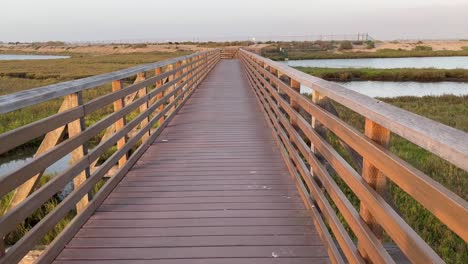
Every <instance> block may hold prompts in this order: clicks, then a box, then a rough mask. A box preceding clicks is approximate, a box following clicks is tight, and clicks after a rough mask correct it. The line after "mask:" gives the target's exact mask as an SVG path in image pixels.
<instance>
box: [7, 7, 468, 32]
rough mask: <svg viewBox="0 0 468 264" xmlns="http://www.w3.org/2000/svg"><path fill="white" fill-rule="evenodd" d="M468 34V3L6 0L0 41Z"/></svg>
mask: <svg viewBox="0 0 468 264" xmlns="http://www.w3.org/2000/svg"><path fill="white" fill-rule="evenodd" d="M357 32H368V33H369V34H370V35H371V36H373V37H374V38H378V39H436V38H468V0H308V1H307V0H281V1H279V0H278V1H277V0H234V1H232V0H231V1H222V0H218V1H214V0H164V1H159V0H73V1H72V0H1V4H0V41H46V40H64V41H111V40H154V41H164V40H207V39H211V40H223V39H246V38H247V37H256V38H257V39H265V38H276V37H281V36H303V35H319V34H350V33H353V34H354V33H357Z"/></svg>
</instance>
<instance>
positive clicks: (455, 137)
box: [243, 50, 468, 170]
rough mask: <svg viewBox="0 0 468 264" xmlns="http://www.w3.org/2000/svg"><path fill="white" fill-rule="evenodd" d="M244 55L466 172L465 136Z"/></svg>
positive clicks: (293, 71) (422, 118)
mask: <svg viewBox="0 0 468 264" xmlns="http://www.w3.org/2000/svg"><path fill="white" fill-rule="evenodd" d="M243 52H244V53H246V54H248V55H249V56H250V57H251V58H254V59H255V60H258V61H259V62H262V63H264V64H266V65H271V66H272V67H274V68H275V69H277V70H278V71H280V72H283V73H287V75H288V76H289V77H291V78H292V79H294V80H296V81H297V82H300V83H301V84H302V85H304V86H306V87H309V88H311V89H312V90H314V91H317V92H319V93H320V94H321V95H322V96H326V97H328V98H330V99H331V100H333V101H336V102H337V103H340V104H342V105H343V106H346V107H347V108H349V109H351V110H353V111H355V112H356V113H358V114H360V115H363V116H366V117H368V118H369V119H372V120H373V121H374V122H376V123H378V124H379V125H381V126H383V127H386V128H387V129H389V130H390V131H392V132H394V133H395V134H398V135H400V136H402V137H404V138H406V139H408V140H409V141H411V142H413V143H414V144H416V145H418V146H420V147H422V148H424V149H426V150H428V151H430V152H432V153H434V154H437V155H438V156H440V157H441V158H443V159H445V160H447V161H449V162H451V163H453V164H454V165H456V166H458V167H460V168H462V169H464V170H468V162H467V160H468V140H467V138H468V134H467V133H465V132H463V131H460V130H457V129H455V128H452V127H449V126H446V125H444V124H441V123H438V122H436V121H433V120H430V119H428V118H425V117H422V116H419V115H416V114H414V113H411V112H408V111H405V110H403V109H401V108H398V107H395V106H392V105H389V104H385V103H382V101H379V100H377V99H374V98H372V97H369V96H365V95H363V94H360V93H358V92H355V91H352V90H349V89H346V88H345V87H343V86H341V85H338V84H335V83H331V82H327V81H325V80H323V79H320V78H317V77H314V76H311V75H309V74H307V73H304V72H301V71H299V70H296V69H294V68H291V67H289V66H287V65H285V64H282V63H278V62H275V61H272V60H270V59H267V58H264V57H262V56H259V55H257V54H254V53H251V52H248V51H245V50H243Z"/></svg>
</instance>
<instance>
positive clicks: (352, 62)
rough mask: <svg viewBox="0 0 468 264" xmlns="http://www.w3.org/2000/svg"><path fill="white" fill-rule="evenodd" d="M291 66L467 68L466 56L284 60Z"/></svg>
mask: <svg viewBox="0 0 468 264" xmlns="http://www.w3.org/2000/svg"><path fill="white" fill-rule="evenodd" d="M284 63H287V64H288V65H289V66H292V67H298V66H301V67H320V68H376V69H395V68H436V69H457V68H460V69H468V57H462V56H458V57H420V58H416V57H411V58H373V59H324V60H291V61H285V62H284Z"/></svg>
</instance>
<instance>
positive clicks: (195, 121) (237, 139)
mask: <svg viewBox="0 0 468 264" xmlns="http://www.w3.org/2000/svg"><path fill="white" fill-rule="evenodd" d="M189 259H190V260H189ZM328 262H329V260H328V257H327V252H326V250H325V248H324V246H323V243H322V241H321V240H320V237H319V236H318V234H317V232H316V231H315V228H314V226H313V225H312V222H311V219H310V217H309V215H308V214H307V213H306V211H305V207H304V205H303V202H302V200H301V199H300V197H299V194H298V191H297V190H296V186H295V184H294V182H293V180H292V178H291V177H290V175H289V173H288V171H287V168H286V166H285V164H284V162H283V160H282V157H281V154H280V152H279V150H278V149H277V146H276V144H275V142H274V138H273V135H272V132H271V128H270V127H269V126H268V124H267V122H266V120H265V119H264V115H263V114H262V111H261V108H260V106H259V105H258V103H257V100H256V98H255V96H254V93H253V92H252V90H251V88H250V87H249V84H248V82H247V79H246V77H245V76H244V73H243V72H242V68H241V64H240V62H239V61H237V60H222V61H220V62H219V64H218V65H217V66H216V67H215V69H214V70H213V71H212V72H211V73H210V74H209V75H208V77H207V78H206V79H205V80H204V82H203V83H202V84H201V86H200V87H199V88H198V89H197V90H196V92H195V93H194V94H193V95H192V97H191V98H190V99H189V100H188V101H187V103H186V105H185V106H184V107H183V108H182V109H181V111H180V112H179V113H178V115H177V116H176V117H175V118H174V119H173V120H172V121H171V122H170V123H169V125H168V127H167V128H166V129H164V131H163V133H162V134H161V135H160V136H159V137H158V139H157V140H156V141H155V142H154V143H153V145H152V146H151V147H150V148H149V149H148V150H147V151H146V153H145V154H144V155H143V156H142V158H141V159H140V160H139V161H138V162H137V163H136V165H135V166H134V167H133V169H132V170H131V171H130V172H129V173H128V174H127V175H126V176H125V178H124V179H123V180H122V181H121V182H120V183H119V185H118V186H117V187H116V188H115V189H114V190H113V192H112V193H111V194H110V195H109V197H107V199H106V200H105V202H104V203H103V204H102V205H101V206H100V207H99V208H98V209H97V211H96V212H95V213H94V215H93V216H92V217H91V218H90V219H89V220H88V221H87V222H86V224H85V225H84V226H83V227H82V228H81V230H80V231H79V232H78V233H77V234H76V235H75V237H74V238H73V240H72V241H71V242H70V243H68V245H67V246H66V248H65V249H64V250H63V251H62V252H61V254H60V255H59V256H58V257H57V259H56V260H55V263H61V264H65V263H73V264H78V263H170V264H176V263H223V264H227V263H232V264H242V263H257V264H262V263H328Z"/></svg>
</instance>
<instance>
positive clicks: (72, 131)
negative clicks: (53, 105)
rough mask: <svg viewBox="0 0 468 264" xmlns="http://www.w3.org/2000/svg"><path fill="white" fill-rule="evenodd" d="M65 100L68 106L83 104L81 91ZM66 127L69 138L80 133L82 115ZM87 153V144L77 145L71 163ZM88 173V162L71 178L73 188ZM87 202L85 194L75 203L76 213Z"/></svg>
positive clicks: (83, 124) (83, 180) (83, 122)
mask: <svg viewBox="0 0 468 264" xmlns="http://www.w3.org/2000/svg"><path fill="white" fill-rule="evenodd" d="M65 100H68V104H69V105H70V107H77V106H80V105H83V95H82V92H77V93H73V94H70V95H67V96H66V98H65ZM67 127H68V136H69V137H70V138H71V137H75V136H78V135H80V134H81V133H82V132H83V131H84V130H85V119H84V117H82V118H80V119H78V120H75V121H73V122H71V123H68V125H67ZM87 154H88V148H87V144H86V142H85V143H83V144H82V145H81V146H79V147H78V148H76V149H74V150H73V151H72V152H71V162H72V165H74V164H76V163H77V162H79V161H80V160H82V159H83V157H84V156H85V155H87ZM88 162H89V161H88ZM89 175H90V172H89V164H88V167H86V169H85V170H84V171H82V172H81V173H80V174H78V175H77V176H75V178H73V186H74V188H75V189H77V188H78V187H79V186H80V185H82V184H83V183H84V182H85V181H86V179H87V178H89ZM88 202H89V197H88V195H85V196H84V197H83V198H82V199H81V200H80V201H79V202H78V203H77V204H76V211H77V212H78V213H80V212H82V211H83V210H84V208H85V207H86V205H88Z"/></svg>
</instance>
